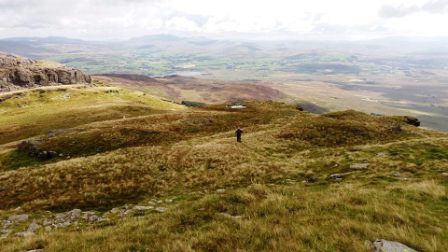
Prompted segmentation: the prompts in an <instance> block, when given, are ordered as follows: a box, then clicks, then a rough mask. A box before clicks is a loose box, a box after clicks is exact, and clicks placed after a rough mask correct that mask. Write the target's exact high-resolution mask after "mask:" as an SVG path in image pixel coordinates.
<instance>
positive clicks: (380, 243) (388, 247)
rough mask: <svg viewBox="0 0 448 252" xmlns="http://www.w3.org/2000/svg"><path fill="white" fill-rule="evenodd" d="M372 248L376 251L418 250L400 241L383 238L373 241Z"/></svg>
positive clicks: (406, 251) (402, 251)
mask: <svg viewBox="0 0 448 252" xmlns="http://www.w3.org/2000/svg"><path fill="white" fill-rule="evenodd" d="M372 249H373V251H374V252H417V250H415V249H412V248H410V247H408V246H406V245H404V244H402V243H400V242H397V241H388V240H383V239H378V240H375V241H373V242H372Z"/></svg>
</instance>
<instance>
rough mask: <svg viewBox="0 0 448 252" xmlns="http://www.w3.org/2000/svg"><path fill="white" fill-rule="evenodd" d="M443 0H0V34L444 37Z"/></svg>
mask: <svg viewBox="0 0 448 252" xmlns="http://www.w3.org/2000/svg"><path fill="white" fill-rule="evenodd" d="M447 24H448V0H68V1H65V0H64V1H63V0H0V38H6V37H46V36H63V37H71V38H81V39H87V40H123V39H128V38H132V37H139V36H144V35H149V34H160V33H163V34H175V35H183V36H208V37H225V38H232V37H233V38H246V39H269V40H270V39H321V40H363V39H372V38H381V37H390V36H394V37H395V36H415V37H445V36H448V25H447Z"/></svg>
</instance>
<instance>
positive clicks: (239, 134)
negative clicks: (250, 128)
mask: <svg viewBox="0 0 448 252" xmlns="http://www.w3.org/2000/svg"><path fill="white" fill-rule="evenodd" d="M242 134H243V131H242V130H241V129H240V128H238V129H237V130H236V131H235V135H236V141H237V142H238V143H241V135H242Z"/></svg>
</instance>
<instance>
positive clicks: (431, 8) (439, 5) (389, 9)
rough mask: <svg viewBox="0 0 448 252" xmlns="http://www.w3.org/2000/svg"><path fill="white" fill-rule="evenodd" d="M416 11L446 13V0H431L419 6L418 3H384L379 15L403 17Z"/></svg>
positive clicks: (447, 1)
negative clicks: (397, 4)
mask: <svg viewBox="0 0 448 252" xmlns="http://www.w3.org/2000/svg"><path fill="white" fill-rule="evenodd" d="M417 12H427V13H433V14H440V13H447V12H448V0H432V1H428V2H426V3H424V4H422V5H420V6H418V5H410V6H406V5H399V6H393V5H384V6H383V7H382V8H381V9H380V16H381V17H384V18H399V17H405V16H408V15H411V14H414V13H417Z"/></svg>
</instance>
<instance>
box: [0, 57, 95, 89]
mask: <svg viewBox="0 0 448 252" xmlns="http://www.w3.org/2000/svg"><path fill="white" fill-rule="evenodd" d="M90 82H91V78H90V76H89V75H86V74H84V73H83V72H81V71H80V70H78V69H73V68H67V67H64V66H57V67H45V66H42V64H38V62H37V61H34V60H31V59H27V58H22V57H19V56H15V55H11V54H4V53H0V92H1V91H10V90H14V89H20V88H27V87H34V86H48V85H51V84H64V85H66V84H76V83H90Z"/></svg>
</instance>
